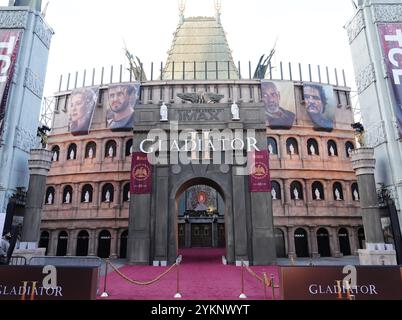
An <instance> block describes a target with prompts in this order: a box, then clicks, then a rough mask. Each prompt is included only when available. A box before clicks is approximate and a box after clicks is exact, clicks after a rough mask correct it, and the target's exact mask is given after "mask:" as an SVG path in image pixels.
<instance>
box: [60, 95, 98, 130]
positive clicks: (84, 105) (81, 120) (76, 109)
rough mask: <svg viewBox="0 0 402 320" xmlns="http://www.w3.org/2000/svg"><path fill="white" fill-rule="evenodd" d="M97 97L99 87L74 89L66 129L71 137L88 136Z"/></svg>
mask: <svg viewBox="0 0 402 320" xmlns="http://www.w3.org/2000/svg"><path fill="white" fill-rule="evenodd" d="M98 95H99V87H87V88H80V89H74V90H73V92H72V93H71V96H70V104H69V113H68V114H69V123H68V128H69V131H70V132H71V134H72V135H74V136H82V135H88V134H89V129H90V128H91V124H92V118H93V116H94V112H95V106H96V104H97V102H98Z"/></svg>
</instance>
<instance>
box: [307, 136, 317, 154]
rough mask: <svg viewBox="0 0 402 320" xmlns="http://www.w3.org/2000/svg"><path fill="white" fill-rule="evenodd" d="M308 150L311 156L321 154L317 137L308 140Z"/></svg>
mask: <svg viewBox="0 0 402 320" xmlns="http://www.w3.org/2000/svg"><path fill="white" fill-rule="evenodd" d="M307 152H308V154H309V155H310V156H318V155H320V150H319V148H318V143H317V141H316V140H315V139H308V140H307Z"/></svg>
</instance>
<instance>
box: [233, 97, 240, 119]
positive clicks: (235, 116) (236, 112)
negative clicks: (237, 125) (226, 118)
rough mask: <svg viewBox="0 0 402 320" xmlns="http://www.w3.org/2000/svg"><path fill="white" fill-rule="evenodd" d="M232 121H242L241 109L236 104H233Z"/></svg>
mask: <svg viewBox="0 0 402 320" xmlns="http://www.w3.org/2000/svg"><path fill="white" fill-rule="evenodd" d="M232 117H233V118H232V120H233V121H239V120H240V109H239V106H238V105H237V103H236V102H234V103H233V104H232Z"/></svg>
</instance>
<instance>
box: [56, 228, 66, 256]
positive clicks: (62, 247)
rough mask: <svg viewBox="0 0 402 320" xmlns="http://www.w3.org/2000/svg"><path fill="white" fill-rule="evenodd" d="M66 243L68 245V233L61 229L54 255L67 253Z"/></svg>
mask: <svg viewBox="0 0 402 320" xmlns="http://www.w3.org/2000/svg"><path fill="white" fill-rule="evenodd" d="M67 245H68V233H67V232H66V231H61V232H60V233H59V236H58V238H57V250H56V256H58V257H64V256H65V255H67Z"/></svg>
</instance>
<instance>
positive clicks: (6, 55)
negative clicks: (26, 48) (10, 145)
mask: <svg viewBox="0 0 402 320" xmlns="http://www.w3.org/2000/svg"><path fill="white" fill-rule="evenodd" d="M21 34H22V32H21V31H13V30H10V31H8V30H0V101H1V103H0V139H1V137H2V135H3V129H4V122H5V121H6V114H7V101H8V93H9V91H10V86H11V82H12V79H13V76H14V69H15V62H16V61H17V55H18V49H19V46H20V39H21Z"/></svg>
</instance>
